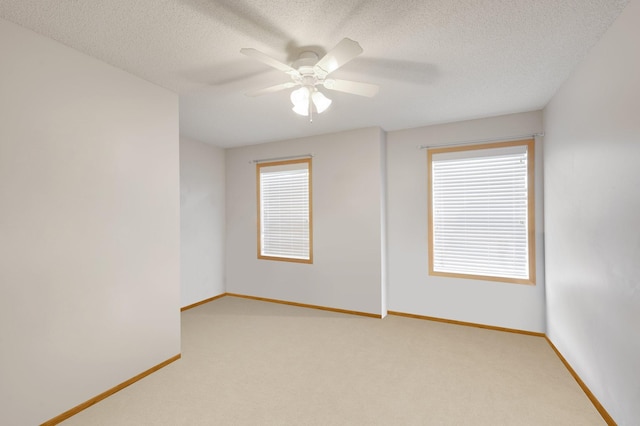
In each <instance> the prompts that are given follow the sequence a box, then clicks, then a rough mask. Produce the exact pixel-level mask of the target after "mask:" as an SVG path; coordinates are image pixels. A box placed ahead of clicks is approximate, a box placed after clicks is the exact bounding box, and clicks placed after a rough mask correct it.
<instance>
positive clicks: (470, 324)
mask: <svg viewBox="0 0 640 426" xmlns="http://www.w3.org/2000/svg"><path fill="white" fill-rule="evenodd" d="M388 314H389V315H396V316H399V317H407V318H417V319H422V320H427V321H437V322H444V323H447V324H455V325H464V326H467V327H476V328H484V329H487V330H496V331H506V332H507V333H517V334H526V335H528V336H537V337H545V334H544V333H538V332H535V331H527V330H518V329H517V328H505V327H497V326H494V325H486V324H477V323H474V322H465V321H456V320H449V319H444V318H438V317H428V316H425V315H415V314H407V313H404V312H396V311H389V312H388Z"/></svg>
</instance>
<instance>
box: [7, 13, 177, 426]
mask: <svg viewBox="0 0 640 426" xmlns="http://www.w3.org/2000/svg"><path fill="white" fill-rule="evenodd" d="M0 52H2V66H0V203H1V204H0V206H1V207H0V339H1V341H0V348H1V350H0V377H1V379H0V423H1V424H6V425H34V424H39V423H41V422H43V421H46V420H48V419H50V418H52V417H54V416H56V415H58V414H60V413H62V412H64V411H66V410H68V409H70V408H72V407H74V406H76V405H77V404H80V403H82V402H84V401H86V400H87V399H89V398H92V397H94V396H96V395H98V394H100V393H101V392H104V391H105V390H107V389H109V388H111V387H113V386H115V385H117V384H119V383H121V382H123V381H124V380H127V379H129V378H131V377H133V376H135V375H137V374H139V373H141V372H143V371H145V370H147V369H149V368H151V367H153V366H155V365H156V364H158V363H160V362H162V361H165V360H167V359H168V358H170V357H172V356H174V355H177V354H178V353H179V352H180V317H179V307H180V306H179V303H180V286H179V280H180V276H179V274H180V263H179V262H180V253H179V249H180V241H179V226H180V224H179V207H180V206H179V171H178V99H177V96H176V95H174V94H172V93H169V92H168V91H166V90H164V89H161V88H159V87H157V86H154V85H152V84H150V83H148V82H145V81H143V80H141V79H139V78H136V77H133V76H131V75H130V74H128V73H125V72H123V71H121V70H118V69H115V68H113V67H110V66H108V65H105V64H104V63H102V62H99V61H97V60H95V59H93V58H90V57H88V56H85V55H83V54H80V53H79V52H77V51H75V50H72V49H69V48H67V47H65V46H63V45H61V44H58V43H56V42H54V41H52V40H50V39H47V38H44V37H41V36H39V35H36V34H35V33H33V32H31V31H28V30H25V29H23V28H21V27H18V26H16V25H14V24H11V23H9V22H6V21H4V20H0Z"/></svg>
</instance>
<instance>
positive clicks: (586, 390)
mask: <svg viewBox="0 0 640 426" xmlns="http://www.w3.org/2000/svg"><path fill="white" fill-rule="evenodd" d="M544 338H545V339H547V342H549V345H550V346H551V349H553V351H554V352H555V353H556V355H558V358H560V361H562V363H563V364H564V366H565V367H566V368H567V370H569V373H571V375H572V376H573V378H574V379H575V380H576V382H578V385H579V386H580V387H581V388H582V391H583V392H584V393H585V394H586V395H587V398H589V400H590V401H591V403H592V404H593V406H594V407H596V410H598V413H600V415H601V416H602V418H603V419H604V421H605V422H607V424H608V425H609V426H617V423H616V422H615V420H613V418H612V417H611V416H610V415H609V413H608V412H607V410H605V408H604V407H603V406H602V404H600V401H598V398H596V396H595V395H594V394H593V393H592V392H591V390H589V388H588V387H587V385H586V384H585V383H584V382H583V381H582V379H581V378H580V376H578V373H576V372H575V370H574V369H573V367H571V365H570V364H569V362H567V360H566V359H565V358H564V357H563V356H562V354H561V353H560V351H559V350H558V348H556V345H554V344H553V342H552V341H551V340H550V339H549V336H546V335H545V336H544Z"/></svg>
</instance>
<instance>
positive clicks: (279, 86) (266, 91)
mask: <svg viewBox="0 0 640 426" xmlns="http://www.w3.org/2000/svg"><path fill="white" fill-rule="evenodd" d="M295 86H297V84H296V83H294V82H293V81H290V82H288V83H282V84H277V85H275V86H271V87H267V88H265V89H260V90H254V91H253V92H247V93H245V95H247V96H251V97H256V96H261V95H266V94H269V93H274V92H279V91H280V90H285V89H290V88H292V87H295Z"/></svg>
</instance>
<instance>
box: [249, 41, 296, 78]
mask: <svg viewBox="0 0 640 426" xmlns="http://www.w3.org/2000/svg"><path fill="white" fill-rule="evenodd" d="M240 53H242V54H243V55H246V56H249V57H251V58H254V59H257V60H259V61H260V62H262V63H264V64H267V65H269V66H270V67H273V68H275V69H277V70H280V71H284V72H286V73H287V74H289V75H291V76H294V75H300V73H299V72H298V70H296V69H294V68H291V67H290V66H289V65H287V64H285V63H282V62H280V61H278V60H277V59H273V58H272V57H271V56H269V55H266V54H264V53H262V52H260V51H259V50H256V49H252V48H246V47H245V48H242V49H240Z"/></svg>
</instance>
